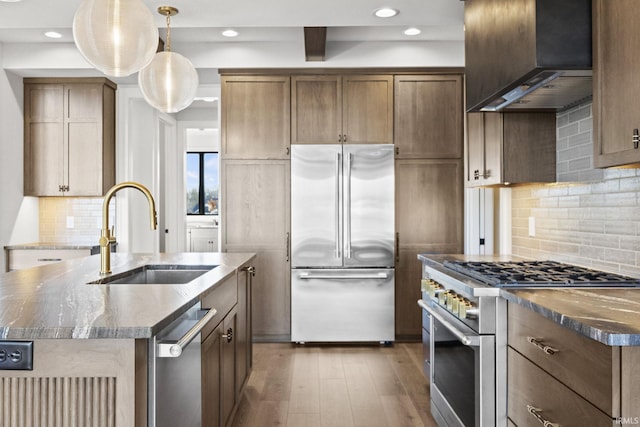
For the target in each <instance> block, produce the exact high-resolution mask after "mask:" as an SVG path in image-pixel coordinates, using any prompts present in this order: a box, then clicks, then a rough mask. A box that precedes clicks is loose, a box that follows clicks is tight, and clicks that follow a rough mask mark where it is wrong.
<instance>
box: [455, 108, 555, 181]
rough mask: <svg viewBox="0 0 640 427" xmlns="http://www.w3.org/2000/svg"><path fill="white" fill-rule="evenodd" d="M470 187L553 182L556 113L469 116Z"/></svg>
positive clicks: (472, 114)
mask: <svg viewBox="0 0 640 427" xmlns="http://www.w3.org/2000/svg"><path fill="white" fill-rule="evenodd" d="M467 144H468V148H467V156H468V159H467V171H466V180H467V185H468V186H470V187H480V186H490V185H508V184H522V183H532V182H554V181H555V180H556V148H555V147H556V115H555V113H539V112H536V113H468V114H467Z"/></svg>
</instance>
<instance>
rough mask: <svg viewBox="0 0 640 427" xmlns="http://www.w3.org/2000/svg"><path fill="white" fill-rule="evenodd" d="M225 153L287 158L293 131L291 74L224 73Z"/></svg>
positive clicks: (232, 156)
mask: <svg viewBox="0 0 640 427" xmlns="http://www.w3.org/2000/svg"><path fill="white" fill-rule="evenodd" d="M221 82H222V88H221V91H222V95H221V96H222V111H221V120H222V157H223V158H225V159H264V160H268V159H287V158H289V144H290V141H291V134H290V125H289V123H290V117H291V114H290V112H291V107H290V78H289V77H288V76H222V77H221Z"/></svg>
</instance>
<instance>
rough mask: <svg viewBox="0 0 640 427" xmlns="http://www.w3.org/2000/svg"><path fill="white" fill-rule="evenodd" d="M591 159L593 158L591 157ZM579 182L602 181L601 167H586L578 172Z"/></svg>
mask: <svg viewBox="0 0 640 427" xmlns="http://www.w3.org/2000/svg"><path fill="white" fill-rule="evenodd" d="M591 160H593V159H591ZM578 176H579V178H578V180H579V181H580V182H591V181H602V179H603V176H604V172H603V170H602V169H593V168H590V169H586V170H581V171H579V172H578Z"/></svg>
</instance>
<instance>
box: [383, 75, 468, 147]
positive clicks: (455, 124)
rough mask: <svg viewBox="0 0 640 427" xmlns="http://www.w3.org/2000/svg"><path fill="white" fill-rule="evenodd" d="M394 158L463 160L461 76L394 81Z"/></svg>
mask: <svg viewBox="0 0 640 427" xmlns="http://www.w3.org/2000/svg"><path fill="white" fill-rule="evenodd" d="M394 90H395V115H394V116H395V119H394V121H395V125H394V135H395V138H394V140H395V144H396V158H400V159H402V158H405V159H415V158H426V159H428V158H440V159H446V158H455V159H459V158H462V147H463V145H462V139H463V129H464V124H463V118H464V107H463V90H462V76H461V75H456V74H452V75H416V76H411V75H406V76H405V75H400V76H396V77H395V88H394Z"/></svg>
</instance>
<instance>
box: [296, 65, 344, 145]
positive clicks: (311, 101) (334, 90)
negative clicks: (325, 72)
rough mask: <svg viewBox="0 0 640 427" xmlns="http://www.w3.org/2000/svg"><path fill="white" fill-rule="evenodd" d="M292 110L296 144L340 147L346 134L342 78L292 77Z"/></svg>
mask: <svg viewBox="0 0 640 427" xmlns="http://www.w3.org/2000/svg"><path fill="white" fill-rule="evenodd" d="M291 110H292V111H291V114H292V117H291V142H292V143H293V144H338V143H339V139H340V135H341V134H342V79H341V78H340V76H294V77H292V78H291Z"/></svg>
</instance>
